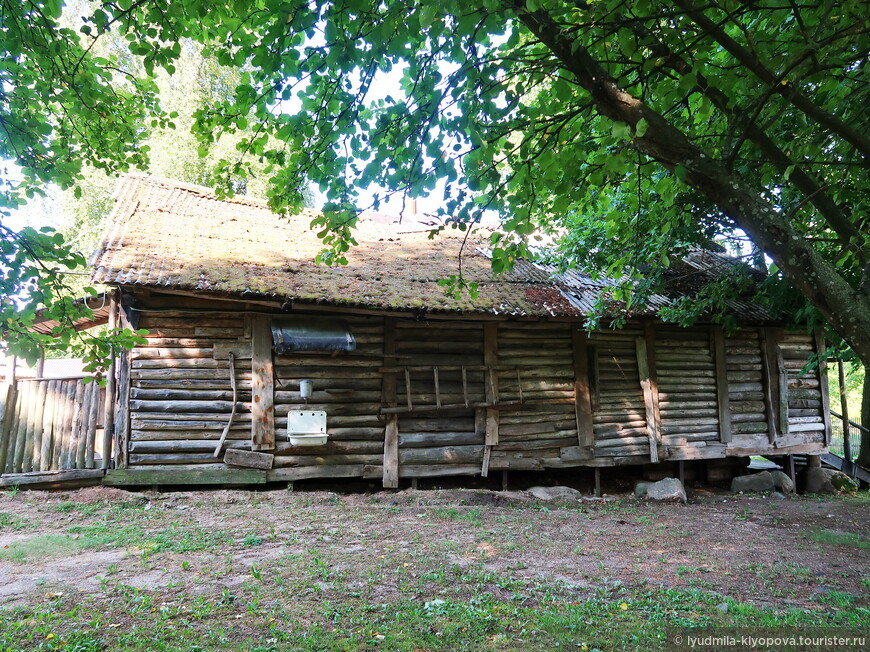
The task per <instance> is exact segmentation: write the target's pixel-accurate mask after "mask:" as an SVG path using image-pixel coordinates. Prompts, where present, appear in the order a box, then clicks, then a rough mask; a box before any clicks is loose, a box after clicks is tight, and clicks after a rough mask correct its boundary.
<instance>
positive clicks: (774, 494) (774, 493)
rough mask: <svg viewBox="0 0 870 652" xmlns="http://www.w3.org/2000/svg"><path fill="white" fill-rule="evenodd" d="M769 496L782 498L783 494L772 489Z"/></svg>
mask: <svg viewBox="0 0 870 652" xmlns="http://www.w3.org/2000/svg"><path fill="white" fill-rule="evenodd" d="M770 497H771V498H776V499H777V500H783V499H784V498H785V494H781V493H779V492H778V491H774V492H773V493H772V494H770Z"/></svg>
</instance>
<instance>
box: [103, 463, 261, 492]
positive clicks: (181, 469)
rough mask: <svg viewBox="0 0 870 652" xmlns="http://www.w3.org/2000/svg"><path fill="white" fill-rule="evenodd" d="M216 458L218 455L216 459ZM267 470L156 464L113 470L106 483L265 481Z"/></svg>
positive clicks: (236, 482) (259, 482)
mask: <svg viewBox="0 0 870 652" xmlns="http://www.w3.org/2000/svg"><path fill="white" fill-rule="evenodd" d="M212 460H214V458H212ZM265 482H266V472H265V471H261V470H259V469H234V468H229V467H227V466H225V465H224V464H203V465H174V468H173V467H172V466H163V465H155V466H151V467H149V468H142V469H136V468H127V469H109V471H108V472H107V473H106V477H105V478H103V484H104V485H109V486H136V485H139V486H156V485H221V484H238V485H244V484H263V483H265Z"/></svg>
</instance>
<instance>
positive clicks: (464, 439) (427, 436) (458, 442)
mask: <svg viewBox="0 0 870 652" xmlns="http://www.w3.org/2000/svg"><path fill="white" fill-rule="evenodd" d="M480 444H483V433H476V432H473V431H472V432H414V433H408V432H402V430H401V429H399V447H400V448H422V447H434V446H466V445H480Z"/></svg>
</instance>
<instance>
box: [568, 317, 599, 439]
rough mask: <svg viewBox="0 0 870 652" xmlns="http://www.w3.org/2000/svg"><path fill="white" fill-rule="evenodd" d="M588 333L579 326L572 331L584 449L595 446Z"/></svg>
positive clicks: (579, 428) (576, 399) (576, 414)
mask: <svg viewBox="0 0 870 652" xmlns="http://www.w3.org/2000/svg"><path fill="white" fill-rule="evenodd" d="M587 339H588V338H587V335H586V331H584V330H581V326H580V325H579V324H578V325H577V326H575V327H572V329H571V347H572V349H573V354H574V417H575V419H576V421H577V440H578V441H577V443H578V444H579V445H580V446H581V447H583V446H588V447H592V446H594V445H595V432H594V431H593V429H592V391H591V388H590V383H589V358H588V355H589V348H588V346H587Z"/></svg>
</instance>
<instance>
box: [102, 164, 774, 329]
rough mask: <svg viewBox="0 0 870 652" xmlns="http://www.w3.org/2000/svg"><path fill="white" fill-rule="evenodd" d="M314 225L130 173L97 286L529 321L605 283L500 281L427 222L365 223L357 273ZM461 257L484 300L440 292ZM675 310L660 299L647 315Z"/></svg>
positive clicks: (481, 255) (520, 276)
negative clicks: (331, 262)
mask: <svg viewBox="0 0 870 652" xmlns="http://www.w3.org/2000/svg"><path fill="white" fill-rule="evenodd" d="M314 217H315V214H314V213H312V212H310V211H305V212H303V213H301V214H300V215H296V216H292V217H288V218H281V217H278V216H276V215H275V214H273V213H272V212H271V211H269V209H268V208H267V206H266V205H265V203H263V202H261V201H258V200H253V199H249V198H246V197H235V198H231V199H219V198H217V197H216V196H215V194H214V193H213V192H212V191H211V190H210V189H208V188H203V187H200V186H193V185H188V184H182V183H179V182H176V181H169V180H166V179H159V178H155V177H148V176H143V175H127V176H125V177H124V178H123V179H122V180H121V182H120V184H119V187H118V190H117V193H116V197H115V209H114V212H113V214H112V217H111V220H110V225H109V228H108V231H107V234H106V236H105V238H104V240H103V243H102V244H101V246H100V248H99V249H98V250H97V252H96V253H95V254H94V258H93V263H94V266H95V271H94V275H93V281H94V282H96V283H104V284H107V285H128V286H142V287H149V288H155V289H159V288H166V289H173V290H189V291H191V292H196V293H206V294H207V293H216V294H221V295H229V296H238V297H248V298H252V297H254V296H257V297H266V298H274V299H279V300H281V301H296V302H303V303H307V302H311V303H323V304H334V305H344V306H357V307H365V308H372V309H383V310H414V311H417V310H420V311H422V310H425V311H432V312H461V313H489V314H504V315H516V316H530V317H547V316H582V315H584V314H587V313H589V312H590V311H591V308H592V304H593V303H594V301H595V298H596V297H597V295H598V292H599V291H600V289H601V287H602V285H603V283H602V282H601V281H595V280H592V279H591V278H590V277H588V276H586V275H584V274H583V273H582V272H579V271H569V272H567V273H565V274H561V275H556V273H555V270H554V269H553V268H550V267H548V266H546V265H540V264H537V263H530V262H525V261H521V262H520V263H518V264H517V265H516V266H515V268H514V269H513V270H512V271H511V272H510V273H508V274H504V275H501V276H496V277H494V276H493V274H492V271H491V269H490V259H489V256H488V253H489V251H488V250H487V249H486V248H485V246H484V245H485V244H486V243H485V242H484V241H483V240H481V236H472V237H470V238H468V239H467V240H466V239H465V233H462V232H460V231H458V230H453V229H447V230H445V231H444V232H442V233H441V234H439V235H437V236H436V237H435V238H434V239H430V238H429V230H430V229H429V227H427V226H425V225H420V224H416V223H414V224H388V223H385V220H383V219H379V220H365V219H361V220H360V221H359V226H358V228H357V229H356V230H355V231H354V238H355V239H356V241H357V242H358V243H359V244H358V246H356V247H353V248H352V249H351V251H350V252H348V253H347V255H346V257H347V259H348V264H347V265H344V266H326V265H318V264H316V263H315V262H314V258H315V256H316V255H317V254H318V253H319V252H320V251H321V250H322V248H323V246H322V244H321V242H320V241H319V240H318V239H317V237H316V236H315V234H314V233H313V232H312V231H311V229H310V228H309V225H310V223H311V220H312V219H313V218H314ZM460 252H461V253H462V255H461V265H462V274H463V276H464V278H465V279H466V280H467V281H469V282H476V283H478V285H479V293H478V296H477V297H476V298H474V299H472V298H471V297H470V296H469V295H468V293H467V292H464V293H462V295H461V296H460V297H459V298H454V297H452V296H448V295H446V294H445V291H444V287H443V286H442V285H439V284H438V281H439V280H441V279H445V278H449V277H451V276H453V275H458V274H459V271H460ZM710 255H711V256H712V258H709V259H705V258H704V257H703V256H699V257H698V258H697V260H693V261H691V262H690V263H689V264H691V265H695V266H698V268H699V270H704V269H708V268H712V267H714V264H715V265H721V264H726V263H725V261H728V260H729V259H727V257H723V256H718V255H717V254H712V253H711V254H710ZM727 264H729V265H733V264H734V262H733V261H730V262H728V263H727ZM666 302H667V298H666V297H655V298H654V301H652V302H651V305H650V306H649V307H650V308H652V309H655V308H658V307H660V305H664V304H665V303H666ZM740 308H742V310H741V312H743V311H746V312H745V316H746V317H748V318H752V319H759V318H761V319H764V318H766V317H767V313H766V312H763V309H762V308H761V307H760V306H755V305H753V304H749V303H747V305H746V306H741V307H740ZM759 310H761V311H762V312H761V313H759V312H758V311H759ZM762 315H763V316H762Z"/></svg>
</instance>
